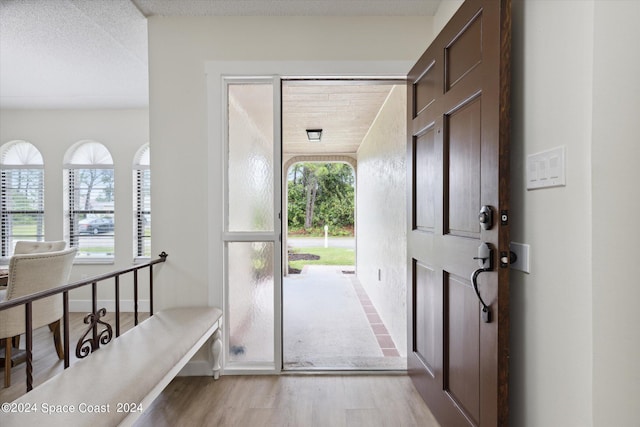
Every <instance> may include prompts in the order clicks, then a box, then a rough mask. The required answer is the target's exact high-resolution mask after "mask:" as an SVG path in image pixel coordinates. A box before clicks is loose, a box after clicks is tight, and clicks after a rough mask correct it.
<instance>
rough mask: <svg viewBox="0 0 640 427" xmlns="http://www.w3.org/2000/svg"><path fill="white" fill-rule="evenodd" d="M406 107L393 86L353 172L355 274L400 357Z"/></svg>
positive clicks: (403, 339)
mask: <svg viewBox="0 0 640 427" xmlns="http://www.w3.org/2000/svg"><path fill="white" fill-rule="evenodd" d="M406 112H407V96H406V87H405V86H404V85H400V86H395V87H394V88H393V89H392V91H391V93H390V94H389V97H388V98H387V100H386V101H385V103H384V105H383V106H382V108H381V109H380V112H379V113H378V116H377V118H376V120H375V122H374V123H373V125H372V126H371V128H370V129H369V133H368V134H367V136H366V137H365V139H364V140H363V141H362V145H361V146H360V149H359V150H358V178H357V183H358V192H357V206H358V218H357V230H358V235H357V239H358V246H357V248H358V251H357V257H358V259H357V263H356V264H357V267H358V271H357V274H358V279H359V280H360V283H361V284H362V286H363V287H364V288H365V289H366V291H367V293H368V294H369V297H370V298H371V301H372V302H373V304H374V305H375V307H376V310H377V311H378V314H379V315H380V317H381V318H382V320H383V321H384V323H385V325H386V326H387V329H388V330H389V333H390V334H391V337H392V338H393V341H394V342H395V344H396V348H397V349H398V351H399V352H400V355H401V356H403V357H406V355H407V306H406V301H407V293H406V291H407V226H406V223H407V221H406V216H407V214H406V207H405V206H406V192H407V189H406V175H407V171H406V163H405V159H406V143H407V139H406V134H407V132H406V131H407V125H406V120H407V119H406V117H407V114H406ZM378 269H380V271H381V275H380V280H378Z"/></svg>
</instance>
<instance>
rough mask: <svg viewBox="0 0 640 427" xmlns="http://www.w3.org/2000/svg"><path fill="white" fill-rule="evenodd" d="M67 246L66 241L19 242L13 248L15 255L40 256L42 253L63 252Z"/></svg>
mask: <svg viewBox="0 0 640 427" xmlns="http://www.w3.org/2000/svg"><path fill="white" fill-rule="evenodd" d="M66 246H67V242H65V241H64V240H52V241H48V242H34V241H28V240H19V241H17V242H16V246H15V248H13V254H14V255H20V254H39V253H42V252H56V251H61V250H63V249H64V248H65V247H66Z"/></svg>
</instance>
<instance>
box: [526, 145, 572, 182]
mask: <svg viewBox="0 0 640 427" xmlns="http://www.w3.org/2000/svg"><path fill="white" fill-rule="evenodd" d="M564 169H565V148H564V146H561V147H557V148H553V149H551V150H547V151H542V152H540V153H536V154H530V155H528V156H527V190H535V189H537V188H548V187H561V186H564V185H566V184H565V170H564Z"/></svg>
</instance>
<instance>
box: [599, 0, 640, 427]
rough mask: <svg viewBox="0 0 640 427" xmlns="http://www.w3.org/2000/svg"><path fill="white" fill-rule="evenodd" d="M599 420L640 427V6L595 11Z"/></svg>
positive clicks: (606, 5)
mask: <svg viewBox="0 0 640 427" xmlns="http://www.w3.org/2000/svg"><path fill="white" fill-rule="evenodd" d="M594 18H595V25H594V27H595V28H594V36H595V37H594V67H593V141H592V171H593V176H592V189H593V233H592V235H593V304H592V306H593V419H594V425H596V426H631V425H638V423H639V421H638V414H639V413H638V403H639V402H640V333H639V332H638V325H640V310H639V308H638V307H639V304H640V280H639V279H638V278H639V277H640V262H639V259H640V250H639V249H638V245H637V242H638V241H639V240H640V228H639V227H638V212H640V191H639V190H638V188H639V187H638V185H639V184H640V167H639V162H640V120H639V118H640V80H639V79H638V76H640V47H639V46H638V42H639V41H640V27H639V26H638V22H640V2H638V1H633V0H631V1H597V2H596V3H595V13H594Z"/></svg>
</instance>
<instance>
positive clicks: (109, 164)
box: [64, 141, 116, 264]
mask: <svg viewBox="0 0 640 427" xmlns="http://www.w3.org/2000/svg"><path fill="white" fill-rule="evenodd" d="M87 144H98V145H99V146H101V147H102V148H103V149H104V151H105V152H106V153H107V154H108V156H107V157H105V158H93V157H91V158H87V159H83V161H82V162H77V163H76V162H74V156H75V155H76V153H77V152H78V150H80V149H82V147H84V146H85V145H87ZM66 158H67V160H66V161H65V164H64V179H65V186H64V193H65V194H64V199H65V240H66V241H67V243H68V245H69V247H79V245H78V241H77V239H79V238H80V233H79V231H76V225H75V216H76V215H78V214H86V215H97V216H106V215H110V216H111V217H112V219H113V224H114V228H113V230H112V235H113V251H112V252H111V254H110V255H101V256H83V255H82V253H81V252H80V251H78V254H77V255H76V258H75V260H74V264H113V263H115V257H116V233H115V223H116V221H115V187H116V176H115V167H114V164H113V156H111V152H110V151H109V149H108V148H107V147H106V146H105V145H104V144H102V143H100V142H97V141H81V142H79V143H77V144H75V145H74V146H73V147H71V149H69V151H68V152H67V156H66ZM92 169H97V170H111V171H112V173H113V207H112V208H111V209H88V210H87V209H76V207H75V194H74V189H75V179H76V174H77V171H81V170H92Z"/></svg>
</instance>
